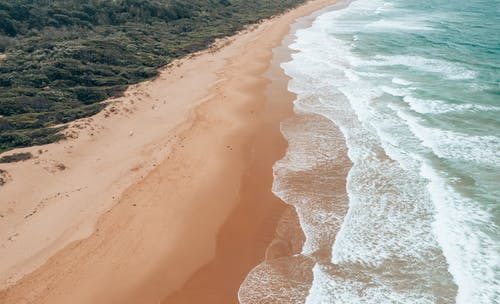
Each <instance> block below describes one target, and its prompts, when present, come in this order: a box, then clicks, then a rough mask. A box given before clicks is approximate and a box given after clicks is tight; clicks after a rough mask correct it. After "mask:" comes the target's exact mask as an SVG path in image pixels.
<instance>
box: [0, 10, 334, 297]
mask: <svg viewBox="0 0 500 304" xmlns="http://www.w3.org/2000/svg"><path fill="white" fill-rule="evenodd" d="M333 2H334V1H328V0H318V1H312V2H309V3H308V4H306V5H303V6H301V7H299V8H297V9H294V10H292V11H290V12H288V13H286V14H283V15H281V16H279V17H276V18H273V19H271V20H268V21H265V22H262V23H261V24H259V25H258V26H254V27H253V28H251V29H249V30H247V31H244V32H242V33H240V34H238V35H236V36H234V37H230V38H227V39H224V40H221V41H219V42H218V45H217V46H216V47H214V48H213V49H211V50H209V51H205V52H201V53H199V54H195V55H193V56H190V57H189V58H184V59H182V60H178V61H176V62H174V63H172V64H171V65H169V66H168V67H165V68H164V69H162V70H161V73H160V75H159V76H158V77H157V78H156V79H155V80H152V81H149V82H144V83H141V84H138V85H135V86H132V87H130V88H129V89H128V90H127V91H126V93H125V96H124V97H121V98H117V99H114V100H111V104H110V105H109V106H108V107H107V108H106V109H105V110H104V111H102V112H101V113H99V114H98V115H95V116H93V117H91V118H87V119H83V120H79V121H76V122H73V123H71V124H70V127H69V128H68V130H67V131H66V132H67V135H68V137H69V138H68V140H65V141H62V142H60V143H56V144H51V145H46V146H41V147H32V148H26V149H19V150H17V151H15V152H21V151H30V152H32V153H33V155H34V156H35V157H34V158H33V159H31V160H28V161H25V162H21V163H16V164H2V165H0V169H1V170H3V171H1V172H2V173H1V174H2V178H3V179H4V181H5V184H4V185H3V186H0V257H1V259H0V284H1V285H0V288H3V290H2V291H0V303H5V304H7V303H16V304H17V303H51V304H58V303H158V302H162V301H163V303H236V302H237V298H236V294H237V290H238V287H239V284H240V283H241V282H242V281H243V279H244V278H245V275H246V274H247V273H248V271H250V269H251V268H252V267H253V266H255V265H256V264H258V263H259V262H260V261H261V260H262V259H263V258H264V254H265V250H266V248H267V246H268V245H269V243H270V242H271V240H272V239H273V236H274V231H275V228H276V225H277V222H278V220H279V218H280V216H281V214H282V213H283V212H284V211H285V208H286V207H285V205H284V204H283V203H282V202H281V201H279V199H277V198H276V197H275V196H274V195H273V194H272V193H271V184H272V164H273V163H274V162H275V161H276V160H278V159H280V158H281V157H282V156H283V154H284V152H285V150H286V146H287V144H286V141H285V140H284V139H283V138H282V136H281V134H280V132H279V123H280V121H282V120H283V119H284V118H285V117H287V116H288V115H291V113H292V111H291V106H292V104H291V102H292V100H293V95H292V94H290V93H289V92H287V90H286V81H287V79H286V77H284V76H283V75H282V74H281V71H275V72H273V74H272V75H274V76H272V77H270V76H269V75H265V72H266V71H268V70H269V68H270V67H271V59H272V57H273V53H272V50H273V49H274V48H276V47H277V46H279V45H280V44H281V42H282V40H283V38H284V37H285V35H286V34H287V33H288V32H289V30H290V24H291V23H293V22H294V20H296V18H298V17H302V16H306V15H309V14H311V13H312V12H314V11H315V10H318V9H320V8H322V7H325V6H327V5H329V4H332V3H333ZM277 73H279V74H277ZM270 79H272V80H273V81H272V83H273V85H271V80H270ZM10 153H12V151H11V152H8V153H6V154H10ZM183 287H184V288H183Z"/></svg>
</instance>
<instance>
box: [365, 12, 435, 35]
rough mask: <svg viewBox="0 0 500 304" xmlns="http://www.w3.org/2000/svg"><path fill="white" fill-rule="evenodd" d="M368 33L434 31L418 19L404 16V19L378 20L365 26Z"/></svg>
mask: <svg viewBox="0 0 500 304" xmlns="http://www.w3.org/2000/svg"><path fill="white" fill-rule="evenodd" d="M366 29H367V30H368V31H372V32H373V31H377V32H384V31H390V32H392V31H395V30H402V31H412V32H414V31H432V30H434V29H433V28H432V26H431V25H429V24H428V23H426V22H425V21H424V20H419V19H418V18H415V17H411V16H405V17H404V18H394V19H380V20H377V21H375V22H372V23H369V24H367V25H366Z"/></svg>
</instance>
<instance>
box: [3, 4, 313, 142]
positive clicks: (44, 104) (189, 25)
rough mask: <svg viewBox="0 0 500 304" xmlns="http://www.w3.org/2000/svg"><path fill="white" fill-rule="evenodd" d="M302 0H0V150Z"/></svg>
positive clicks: (50, 135) (51, 136)
mask: <svg viewBox="0 0 500 304" xmlns="http://www.w3.org/2000/svg"><path fill="white" fill-rule="evenodd" d="M301 2H304V0H254V1H247V0H114V1H110V0H87V1H81V0H37V1H33V0H0V52H5V53H6V54H7V57H6V58H4V59H0V152H2V151H4V150H7V149H11V148H13V147H18V146H29V145H33V144H41V143H47V142H52V141H54V140H58V139H60V138H61V137H62V136H61V135H60V134H59V133H58V131H59V130H58V129H52V128H51V127H52V126H54V125H56V124H60V123H65V122H68V121H71V120H74V119H78V118H81V117H86V116H89V115H93V114H95V113H97V112H98V111H100V110H101V109H102V108H103V105H102V104H100V103H99V102H101V101H103V100H105V99H106V98H108V97H110V96H117V95H119V94H121V93H122V92H123V90H124V89H125V88H126V86H127V85H130V84H133V83H137V82H139V81H142V80H145V79H148V78H151V77H153V76H155V75H156V69H157V68H158V67H160V66H163V65H165V64H167V63H169V62H170V61H172V60H173V59H175V58H179V57H181V56H184V55H186V54H188V53H191V52H195V51H199V50H201V49H203V48H206V47H207V46H208V45H209V44H210V43H212V42H213V41H214V40H215V39H216V38H220V37H223V36H227V35H230V34H233V33H235V32H236V31H238V30H240V29H242V28H243V27H244V26H245V25H247V24H250V23H254V22H257V21H259V20H261V19H263V18H267V17H270V16H272V15H274V14H277V13H279V12H282V11H283V10H285V9H287V8H290V7H292V6H295V5H297V4H299V3H301Z"/></svg>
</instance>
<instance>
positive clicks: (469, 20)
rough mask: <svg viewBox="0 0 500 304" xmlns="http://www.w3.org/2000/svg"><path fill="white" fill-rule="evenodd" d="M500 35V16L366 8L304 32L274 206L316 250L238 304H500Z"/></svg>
mask: <svg viewBox="0 0 500 304" xmlns="http://www.w3.org/2000/svg"><path fill="white" fill-rule="evenodd" d="M499 28H500V3H499V2H498V1H491V0H490V1H465V0H458V1H454V2H449V1H446V2H444V1H438V0H424V1H418V2H414V1H408V0H387V1H384V0H357V1H353V2H352V3H350V4H349V5H348V6H347V7H342V6H341V5H340V6H339V9H337V10H333V11H330V12H327V13H324V14H322V15H321V16H320V17H318V18H317V19H316V21H315V22H314V23H313V25H312V26H311V27H309V28H307V29H302V30H299V31H297V33H296V39H295V42H294V43H292V44H291V45H290V48H291V49H292V50H294V51H297V52H296V53H294V54H293V56H292V58H293V59H292V60H291V61H290V62H287V63H284V64H283V65H282V67H283V69H284V70H285V73H286V74H287V75H289V76H290V77H291V78H292V79H291V81H290V83H289V90H290V91H292V92H294V93H296V94H297V100H296V101H295V112H296V116H295V117H294V118H292V119H290V120H288V121H286V122H284V123H283V125H282V132H283V134H284V136H285V138H286V139H287V140H288V141H289V143H290V147H289V149H288V151H287V154H286V156H285V157H284V158H283V159H282V160H280V161H279V162H277V163H276V165H275V167H274V172H275V182H274V186H273V190H274V192H275V193H276V194H277V195H278V196H279V197H280V198H282V199H283V200H284V201H285V202H286V203H288V204H290V205H292V206H294V207H295V209H296V211H297V214H298V216H299V219H300V226H301V228H302V230H303V231H304V234H305V236H306V241H305V243H304V246H303V248H302V251H301V252H300V253H298V254H296V255H295V256H292V257H288V258H286V257H284V258H283V257H282V258H280V259H279V261H272V260H271V261H267V262H266V263H263V264H262V265H260V266H258V267H257V268H256V269H255V270H254V271H253V272H252V273H250V274H249V276H248V278H247V280H246V281H245V282H244V284H243V285H242V288H241V290H240V300H241V302H242V303H311V304H312V303H478V304H479V303H499V302H500V228H499V225H500V187H499V185H500V84H499V83H500V81H499V80H500V34H499V33H500V31H499V30H498V29H499ZM346 152H347V155H348V158H349V159H346V158H345V157H342V155H345V153H346ZM345 178H346V181H345V182H342V179H345ZM287 259H288V262H287ZM273 263H277V264H279V265H280V266H279V267H277V266H276V267H273ZM287 263H288V264H287ZM287 265H288V266H287ZM292 265H293V266H292ZM282 269H283V271H285V272H286V273H287V275H279V273H280V271H281V270H282ZM285 269H286V270H285ZM293 273H294V274H293ZM288 278H294V279H293V280H292V279H288ZM300 278H302V279H300ZM260 281H264V282H266V283H265V288H263V285H262V284H261V285H259V282H260ZM249 289H252V291H253V292H247V291H248V290H249ZM271 290H272V292H270V291H271ZM266 291H267V292H266Z"/></svg>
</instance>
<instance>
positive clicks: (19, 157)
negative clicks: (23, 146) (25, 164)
mask: <svg viewBox="0 0 500 304" xmlns="http://www.w3.org/2000/svg"><path fill="white" fill-rule="evenodd" d="M32 157H33V154H31V153H30V152H22V153H14V154H11V155H5V156H3V157H1V158H0V164H5V163H15V162H19V161H25V160H28V159H30V158H32Z"/></svg>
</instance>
